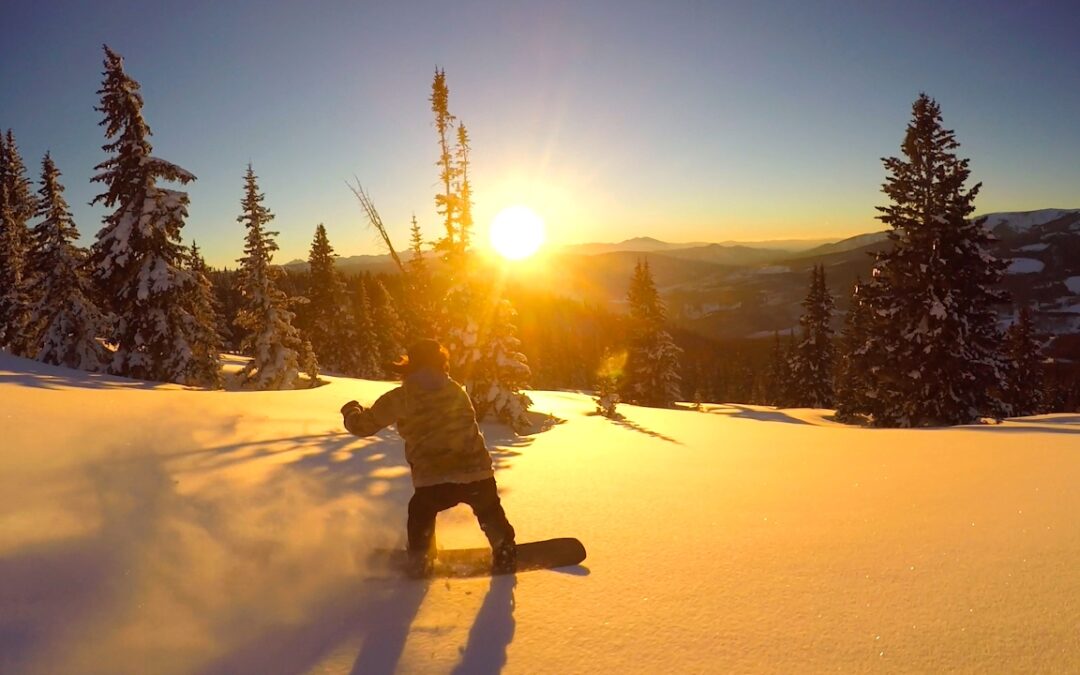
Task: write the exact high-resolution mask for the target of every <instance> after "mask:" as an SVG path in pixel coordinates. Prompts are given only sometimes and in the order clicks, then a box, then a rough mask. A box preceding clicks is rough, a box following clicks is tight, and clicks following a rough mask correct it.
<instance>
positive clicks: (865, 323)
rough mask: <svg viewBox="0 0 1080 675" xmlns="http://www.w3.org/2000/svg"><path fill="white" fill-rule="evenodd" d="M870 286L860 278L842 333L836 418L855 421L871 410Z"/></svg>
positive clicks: (853, 289) (852, 296)
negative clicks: (868, 348)
mask: <svg viewBox="0 0 1080 675" xmlns="http://www.w3.org/2000/svg"><path fill="white" fill-rule="evenodd" d="M868 293H869V286H868V285H867V284H864V283H862V281H861V280H860V279H858V278H856V279H855V284H854V286H852V289H851V304H850V305H849V306H848V311H847V314H845V315H844V327H843V328H842V329H841V331H840V345H839V354H838V355H837V356H838V358H837V367H836V385H835V389H836V419H838V420H839V421H841V422H849V423H850V422H856V421H858V420H860V419H861V413H863V412H865V411H866V410H867V408H868V404H867V402H866V396H867V394H868V392H869V387H870V386H871V379H872V378H871V376H870V372H871V363H870V362H869V360H868V358H867V352H866V349H867V340H868V339H869V333H870V330H871V326H872V319H873V317H872V316H871V309H870V302H869V301H868V300H867V298H866V296H867V294H868Z"/></svg>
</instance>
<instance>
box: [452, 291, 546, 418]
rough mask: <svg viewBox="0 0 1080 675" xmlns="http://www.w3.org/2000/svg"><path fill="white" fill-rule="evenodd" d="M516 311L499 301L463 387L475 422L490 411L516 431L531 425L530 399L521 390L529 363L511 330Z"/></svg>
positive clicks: (526, 377) (527, 377)
mask: <svg viewBox="0 0 1080 675" xmlns="http://www.w3.org/2000/svg"><path fill="white" fill-rule="evenodd" d="M515 316H516V312H515V311H514V307H513V305H511V304H510V301H509V300H499V301H498V302H497V303H496V305H495V307H494V309H493V311H492V314H491V318H490V320H489V321H488V322H487V325H486V326H485V329H486V330H485V331H484V333H483V334H482V337H483V339H482V340H481V342H480V350H479V351H480V357H479V359H477V362H476V364H475V367H474V368H473V371H472V373H471V377H470V378H469V379H468V381H466V383H465V384H466V388H467V389H468V390H469V393H470V395H471V397H472V400H473V405H474V407H475V408H476V416H477V419H483V418H484V416H485V415H486V414H487V413H488V412H491V413H493V414H494V415H495V418H496V419H498V420H499V421H500V422H502V423H504V424H506V425H508V426H509V427H511V428H512V429H514V430H515V431H519V432H520V431H522V430H524V429H527V428H528V427H529V425H530V422H529V418H528V416H527V415H526V413H528V411H529V406H530V405H532V399H530V398H529V397H528V395H526V394H525V393H524V392H522V391H521V389H522V388H524V387H526V386H528V383H529V375H530V371H529V364H528V362H527V360H526V358H525V355H524V354H522V353H521V352H520V349H521V341H520V340H518V338H517V334H516V332H517V331H516V329H515V327H514V318H515Z"/></svg>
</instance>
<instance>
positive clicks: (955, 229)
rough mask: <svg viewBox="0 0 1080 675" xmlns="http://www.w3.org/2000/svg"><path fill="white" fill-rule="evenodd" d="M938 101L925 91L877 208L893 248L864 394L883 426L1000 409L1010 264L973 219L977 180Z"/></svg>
mask: <svg viewBox="0 0 1080 675" xmlns="http://www.w3.org/2000/svg"><path fill="white" fill-rule="evenodd" d="M957 148H959V143H957V141H956V138H955V135H954V134H953V132H952V131H951V130H947V129H945V128H943V127H942V118H941V108H940V106H938V104H937V102H935V101H934V100H933V99H931V98H930V97H928V96H927V95H926V94H921V95H920V96H919V98H918V99H917V100H916V101H915V103H914V104H913V106H912V120H911V122H910V123H909V124H908V127H907V131H906V133H905V136H904V142H903V144H902V146H901V150H902V152H903V155H904V158H897V157H889V158H885V159H884V160H883V161H884V164H885V168H886V170H887V173H888V175H887V178H886V182H885V184H884V186H883V188H882V189H883V191H884V192H885V194H886V195H888V196H889V198H890V200H891V201H892V203H891V204H890V205H888V206H882V207H878V210H879V211H881V213H882V215H880V216H878V218H879V219H880V220H881V221H882V222H884V223H885V224H887V225H889V226H891V227H892V231H891V232H889V239H890V241H891V242H892V249H891V250H888V251H885V252H883V253H881V254H879V256H878V260H877V264H876V266H875V269H874V276H873V278H872V279H871V285H872V286H875V287H876V288H875V290H874V292H873V294H872V295H871V297H870V300H871V301H872V305H871V306H872V309H873V313H874V315H875V318H874V323H875V331H874V332H875V333H876V335H875V336H874V338H872V339H873V340H874V344H872V345H871V344H869V343H868V350H867V352H868V356H869V357H870V358H871V359H873V360H874V362H875V364H877V365H876V366H875V367H876V370H875V371H874V372H875V381H874V382H872V383H871V385H870V389H871V390H872V391H873V392H874V393H875V394H876V397H875V398H868V399H867V400H868V401H870V402H871V405H870V406H869V410H866V411H865V412H868V413H870V415H871V416H872V418H873V423H874V424H876V425H881V426H905V427H906V426H929V425H943V424H945V425H947V424H967V423H972V422H976V421H978V419H979V418H980V417H982V416H984V415H990V416H1000V415H1001V414H1002V412H1003V406H1002V403H1001V401H1000V399H999V398H998V397H997V395H996V394H995V392H1000V391H1001V390H1002V388H1003V384H1004V374H1005V369H1004V364H1003V362H1002V358H1001V355H1000V353H999V351H998V346H999V344H1000V341H1001V335H1000V332H999V330H998V328H997V316H996V313H995V311H994V305H995V304H997V303H1000V302H1002V301H1003V299H1004V298H1003V294H1002V293H1000V292H999V291H997V290H995V287H996V286H997V284H998V282H999V281H1000V279H1001V275H1002V272H1003V269H1004V264H1003V263H1002V262H1001V261H999V260H997V259H995V258H994V257H993V256H992V255H991V254H990V253H989V250H988V249H989V246H990V243H991V241H992V238H991V235H990V234H989V233H988V232H987V231H986V229H985V228H984V227H983V222H984V219H972V218H970V216H971V214H972V213H973V212H974V210H975V206H974V200H975V197H976V195H977V194H978V192H979V187H980V185H981V184H979V183H977V184H975V185H974V186H973V187H972V188H971V189H966V188H965V183H966V182H967V179H968V176H969V174H970V171H969V169H968V160H967V159H960V158H958V157H957V156H956V153H955V151H956V149H957Z"/></svg>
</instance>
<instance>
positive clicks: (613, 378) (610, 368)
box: [593, 352, 626, 420]
mask: <svg viewBox="0 0 1080 675" xmlns="http://www.w3.org/2000/svg"><path fill="white" fill-rule="evenodd" d="M625 366H626V352H622V353H620V354H610V353H608V352H605V353H604V357H603V359H602V360H601V362H600V368H599V369H598V370H597V371H596V396H595V397H594V399H593V401H594V402H595V403H596V412H598V413H599V414H601V415H603V416H604V417H606V418H608V419H612V420H615V419H619V418H621V417H622V415H620V414H619V412H618V405H619V402H620V399H619V384H620V383H619V379H620V378H621V377H622V374H623V368H624V367H625Z"/></svg>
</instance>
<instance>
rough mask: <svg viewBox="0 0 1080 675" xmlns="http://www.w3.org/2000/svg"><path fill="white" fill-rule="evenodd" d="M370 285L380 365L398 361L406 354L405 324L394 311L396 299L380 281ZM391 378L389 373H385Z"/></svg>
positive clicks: (369, 297) (370, 298) (370, 302)
mask: <svg viewBox="0 0 1080 675" xmlns="http://www.w3.org/2000/svg"><path fill="white" fill-rule="evenodd" d="M373 282H374V283H372V284H371V285H369V288H370V289H371V292H370V293H369V295H368V301H369V304H370V306H371V313H372V319H373V320H374V328H375V342H376V344H377V345H378V353H379V359H380V363H382V364H385V363H387V362H390V361H396V360H397V359H398V358H399V357H400V356H401V355H402V354H404V353H405V348H404V347H403V343H404V340H405V324H404V322H403V321H402V320H401V317H400V316H399V315H398V313H397V310H396V309H394V298H393V297H392V296H391V295H390V291H388V290H386V285H385V284H383V282H382V281H381V280H380V279H374V280H373ZM383 375H384V376H387V377H389V375H390V374H389V373H386V372H384V373H383Z"/></svg>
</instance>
